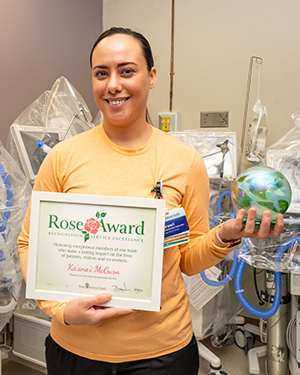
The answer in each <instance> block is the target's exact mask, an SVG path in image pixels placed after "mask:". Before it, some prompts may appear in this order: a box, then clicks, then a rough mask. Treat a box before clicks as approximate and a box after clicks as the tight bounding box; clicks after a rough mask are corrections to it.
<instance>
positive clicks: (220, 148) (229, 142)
mask: <svg viewBox="0 0 300 375" xmlns="http://www.w3.org/2000/svg"><path fill="white" fill-rule="evenodd" d="M169 134H171V135H173V136H174V137H176V138H178V139H180V140H181V141H183V142H185V143H187V144H189V145H190V146H193V147H194V148H196V150H197V151H198V152H199V154H200V155H201V156H202V158H203V160H204V162H205V165H206V169H207V172H208V176H209V178H210V179H211V178H217V179H221V180H222V179H223V180H227V181H228V180H233V179H234V178H235V177H236V173H237V141H236V133H235V132H231V131H207V130H186V131H182V132H170V133H169Z"/></svg>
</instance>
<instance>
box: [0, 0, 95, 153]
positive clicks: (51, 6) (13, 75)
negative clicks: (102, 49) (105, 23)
mask: <svg viewBox="0 0 300 375" xmlns="http://www.w3.org/2000/svg"><path fill="white" fill-rule="evenodd" d="M0 21H1V22H0V35H1V38H0V50H1V59H0V71H1V86H0V116H1V117H0V118H1V125H0V138H1V141H2V143H3V145H4V146H5V144H6V139H7V135H8V131H9V127H10V125H11V124H12V122H13V121H14V120H15V119H16V118H17V117H18V116H19V115H20V113H22V112H23V110H24V109H25V108H26V107H27V106H28V105H29V104H31V103H32V102H33V101H34V100H35V99H36V98H37V97H39V96H40V95H41V94H42V93H43V92H44V91H46V90H49V89H51V87H52V85H53V83H54V82H55V80H56V79H57V78H59V77H60V76H65V77H66V78H67V79H68V80H69V81H70V82H71V83H72V84H73V86H74V87H75V88H76V89H77V90H78V91H79V93H80V94H81V95H82V96H83V97H84V99H85V101H86V102H87V105H88V106H89V108H90V110H91V111H92V112H93V115H95V114H96V112H97V110H96V105H95V104H94V100H93V94H92V86H91V73H90V67H89V53H90V49H91V47H92V45H93V43H94V41H95V39H96V38H97V36H98V35H99V34H100V33H101V31H102V0H89V1H85V0H63V1H61V0H26V1H24V0H1V1H0Z"/></svg>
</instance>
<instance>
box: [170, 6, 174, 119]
mask: <svg viewBox="0 0 300 375" xmlns="http://www.w3.org/2000/svg"><path fill="white" fill-rule="evenodd" d="M174 13H175V0H172V19H171V67H170V106H169V111H170V112H172V108H173V76H174Z"/></svg>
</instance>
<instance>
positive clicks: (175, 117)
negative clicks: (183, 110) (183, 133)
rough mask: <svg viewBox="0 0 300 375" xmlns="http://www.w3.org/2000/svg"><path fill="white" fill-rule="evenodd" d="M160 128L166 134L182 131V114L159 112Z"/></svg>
mask: <svg viewBox="0 0 300 375" xmlns="http://www.w3.org/2000/svg"><path fill="white" fill-rule="evenodd" d="M158 127H159V129H161V130H163V131H165V132H174V131H178V130H180V113H179V112H159V113H158Z"/></svg>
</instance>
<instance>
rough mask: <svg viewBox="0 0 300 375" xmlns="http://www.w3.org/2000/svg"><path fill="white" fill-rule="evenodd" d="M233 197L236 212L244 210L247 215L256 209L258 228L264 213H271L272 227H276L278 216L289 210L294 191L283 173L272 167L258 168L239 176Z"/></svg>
mask: <svg viewBox="0 0 300 375" xmlns="http://www.w3.org/2000/svg"><path fill="white" fill-rule="evenodd" d="M231 197H232V203H233V206H234V208H235V209H236V210H239V209H241V208H243V209H244V210H245V211H246V213H247V212H248V210H249V209H250V208H251V207H255V208H256V226H259V225H260V222H261V218H262V214H263V212H264V211H266V210H267V211H270V212H271V226H274V225H275V221H276V216H277V215H278V214H283V213H285V211H286V210H287V209H288V207H289V205H290V203H291V199H292V190H291V187H290V184H289V182H288V180H287V179H286V178H285V177H284V175H283V174H282V173H281V172H279V171H277V170H276V169H274V168H271V167H265V166H257V167H252V168H249V169H246V170H245V171H244V172H242V173H241V174H239V175H238V177H237V178H236V180H235V181H234V183H233V187H232V191H231Z"/></svg>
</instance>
